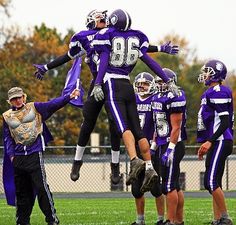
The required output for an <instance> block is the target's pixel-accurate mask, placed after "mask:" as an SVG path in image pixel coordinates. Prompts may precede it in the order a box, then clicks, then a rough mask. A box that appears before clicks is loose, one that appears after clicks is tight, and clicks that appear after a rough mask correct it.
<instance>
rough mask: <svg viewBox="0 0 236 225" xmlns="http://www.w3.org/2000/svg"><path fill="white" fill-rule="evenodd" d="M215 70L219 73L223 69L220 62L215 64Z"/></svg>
mask: <svg viewBox="0 0 236 225" xmlns="http://www.w3.org/2000/svg"><path fill="white" fill-rule="evenodd" d="M216 69H217V70H218V71H221V70H222V69H223V64H222V63H220V62H217V63H216Z"/></svg>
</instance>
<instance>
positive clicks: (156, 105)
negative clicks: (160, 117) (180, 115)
mask: <svg viewBox="0 0 236 225" xmlns="http://www.w3.org/2000/svg"><path fill="white" fill-rule="evenodd" d="M152 108H153V109H154V110H155V109H158V110H162V103H160V102H153V103H152Z"/></svg>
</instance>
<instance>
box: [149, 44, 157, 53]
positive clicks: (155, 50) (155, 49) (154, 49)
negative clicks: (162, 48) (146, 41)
mask: <svg viewBox="0 0 236 225" xmlns="http://www.w3.org/2000/svg"><path fill="white" fill-rule="evenodd" d="M147 52H159V50H158V46H155V45H149V46H148V49H147Z"/></svg>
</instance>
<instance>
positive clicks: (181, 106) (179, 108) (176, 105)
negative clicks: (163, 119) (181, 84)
mask: <svg viewBox="0 0 236 225" xmlns="http://www.w3.org/2000/svg"><path fill="white" fill-rule="evenodd" d="M185 108H186V97H185V93H184V92H183V91H181V92H180V94H179V95H178V96H174V98H172V100H171V103H170V113H182V112H184V111H185Z"/></svg>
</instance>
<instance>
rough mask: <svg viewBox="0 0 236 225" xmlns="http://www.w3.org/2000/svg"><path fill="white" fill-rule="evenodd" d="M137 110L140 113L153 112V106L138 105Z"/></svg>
mask: <svg viewBox="0 0 236 225" xmlns="http://www.w3.org/2000/svg"><path fill="white" fill-rule="evenodd" d="M137 110H138V112H140V111H144V112H149V111H151V105H150V104H138V105H137Z"/></svg>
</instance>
